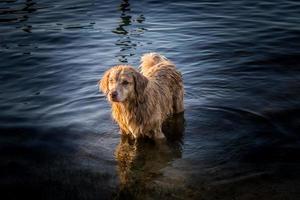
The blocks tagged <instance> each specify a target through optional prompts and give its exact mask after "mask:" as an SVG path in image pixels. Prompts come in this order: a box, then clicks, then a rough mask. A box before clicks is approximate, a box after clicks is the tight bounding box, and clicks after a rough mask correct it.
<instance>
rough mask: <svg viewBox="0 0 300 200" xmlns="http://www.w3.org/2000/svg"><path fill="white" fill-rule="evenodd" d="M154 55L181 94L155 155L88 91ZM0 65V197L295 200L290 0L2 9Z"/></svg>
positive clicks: (298, 50) (294, 47) (295, 91)
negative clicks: (171, 71)
mask: <svg viewBox="0 0 300 200" xmlns="http://www.w3.org/2000/svg"><path fill="white" fill-rule="evenodd" d="M153 51H154V52H158V53H161V54H163V55H164V56H166V57H167V58H169V59H170V60H172V61H173V62H174V63H175V64H176V66H177V68H178V70H180V71H181V73H182V75H183V79H184V86H185V91H186V94H185V112H184V113H183V114H180V115H177V116H174V117H173V118H171V119H170V120H169V122H168V123H167V125H166V126H165V127H164V132H165V133H166V134H167V135H168V142H167V143H166V144H161V145H157V144H154V143H153V142H152V141H140V142H138V143H134V142H132V141H128V140H127V139H126V138H121V137H120V135H119V132H118V126H117V125H116V124H115V123H114V122H113V121H112V119H111V117H110V116H111V115H110V106H109V104H108V103H107V101H106V98H105V96H104V95H103V94H101V93H100V92H99V90H98V81H99V80H100V79H101V76H102V75H103V72H104V71H105V70H107V69H108V68H110V67H111V66H114V65H116V64H130V65H132V66H134V67H138V65H139V59H140V57H141V56H142V55H143V54H144V53H147V52H153ZM0 57H1V62H0V83H1V84H0V92H1V95H0V111H1V112H0V195H1V199H2V198H3V199H20V198H25V197H30V198H36V199H200V200H201V199H206V200H207V199H241V200H246V199H247V200H248V199H268V200H270V199H293V200H294V199H300V192H299V191H300V151H299V150H300V135H299V129H300V114H299V112H300V2H299V1H296V0H287V1H278V0H274V1H267V0H263V1H256V0H254V1H251V0H245V1H238V0H231V1H219V0H216V1H207V0H206V1H177V0H175V1H169V0H166V1H157V0H145V1H128V0H127V1H125V0H123V1H114V0H113V1H108V0H101V1H96V0H91V1H84V0H72V1H71V0H65V1H58V0H54V1H53V0H51V1H50V0H4V1H0ZM4 197H5V198H4Z"/></svg>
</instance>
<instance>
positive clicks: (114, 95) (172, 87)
mask: <svg viewBox="0 0 300 200" xmlns="http://www.w3.org/2000/svg"><path fill="white" fill-rule="evenodd" d="M100 89H101V91H102V92H103V93H105V94H106V95H107V98H108V101H109V102H110V103H111V106H112V116H113V118H114V119H115V120H116V122H118V124H119V126H120V129H121V132H122V133H123V134H128V135H131V136H133V137H134V138H140V137H149V138H154V139H163V138H165V135H164V134H163V133H162V129H161V128H162V123H163V122H164V121H165V120H166V119H167V118H168V117H169V116H170V115H172V114H176V113H180V112H183V110H184V106H183V93H184V91H183V82H182V77H181V74H180V73H179V72H178V71H177V70H176V67H175V65H174V64H173V63H172V62H171V61H170V60H168V59H167V58H165V57H164V56H161V55H159V54H157V53H148V54H145V55H144V56H143V57H142V58H141V72H138V71H137V70H135V69H134V68H133V67H130V66H128V65H118V66H115V67H112V68H111V69H109V70H107V71H106V72H105V74H104V75H103V77H102V79H101V81H100Z"/></svg>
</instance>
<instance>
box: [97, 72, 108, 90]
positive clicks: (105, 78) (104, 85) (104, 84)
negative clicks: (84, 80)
mask: <svg viewBox="0 0 300 200" xmlns="http://www.w3.org/2000/svg"><path fill="white" fill-rule="evenodd" d="M109 75H110V70H107V71H106V72H105V73H104V75H103V77H102V79H101V80H100V81H99V89H100V90H101V91H102V92H103V93H104V94H107V93H108V92H109V91H108V82H109Z"/></svg>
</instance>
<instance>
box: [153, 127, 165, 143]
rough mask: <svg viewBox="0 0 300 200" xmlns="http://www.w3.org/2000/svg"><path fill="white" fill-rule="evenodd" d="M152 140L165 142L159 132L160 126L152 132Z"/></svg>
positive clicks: (161, 133)
mask: <svg viewBox="0 0 300 200" xmlns="http://www.w3.org/2000/svg"><path fill="white" fill-rule="evenodd" d="M154 139H155V140H165V139H166V137H165V135H164V134H163V132H162V130H161V125H159V127H157V128H156V129H155V130H154Z"/></svg>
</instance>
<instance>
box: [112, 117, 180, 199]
mask: <svg viewBox="0 0 300 200" xmlns="http://www.w3.org/2000/svg"><path fill="white" fill-rule="evenodd" d="M163 131H164V134H165V135H166V137H167V142H163V143H155V142H153V141H152V140H149V139H139V140H132V139H131V138H130V137H128V136H126V135H123V136H122V137H121V140H120V143H119V145H118V146H117V147H116V151H115V157H116V160H117V162H118V175H119V179H120V188H121V190H120V192H119V194H118V195H119V196H118V198H119V199H123V198H125V197H126V199H128V198H129V199H130V197H132V198H133V197H143V195H144V194H143V193H144V192H143V191H145V190H147V191H148V190H149V189H150V190H151V187H152V186H154V185H155V184H154V181H155V180H156V179H157V178H159V177H160V175H161V173H162V172H161V169H163V168H165V167H167V165H168V163H169V162H170V161H172V160H174V159H176V158H180V157H181V145H182V136H183V132H184V117H183V113H181V114H179V115H175V116H173V117H172V118H169V119H168V120H167V121H166V122H165V123H164V124H163ZM124 196H125V197H124ZM138 199H140V198H138Z"/></svg>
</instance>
